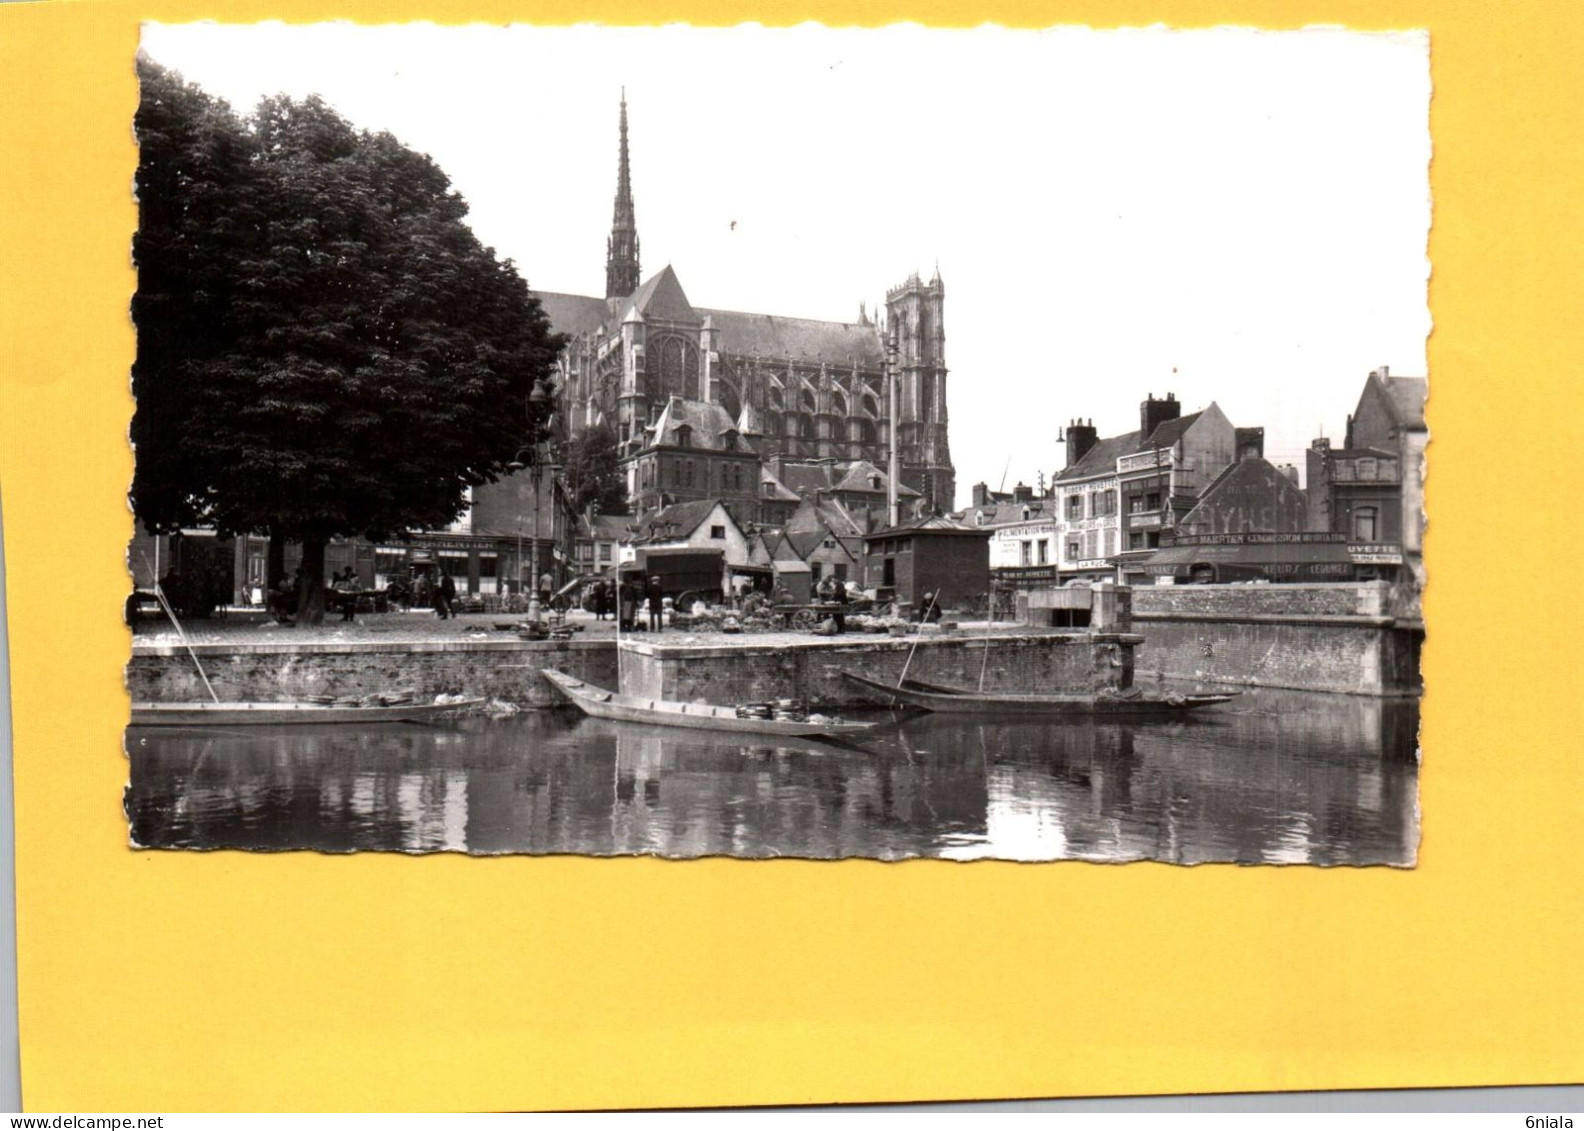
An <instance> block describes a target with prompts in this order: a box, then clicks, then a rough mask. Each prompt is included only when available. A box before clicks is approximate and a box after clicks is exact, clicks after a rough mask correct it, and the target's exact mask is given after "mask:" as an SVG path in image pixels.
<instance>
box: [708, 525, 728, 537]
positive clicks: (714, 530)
mask: <svg viewBox="0 0 1584 1131" xmlns="http://www.w3.org/2000/svg"><path fill="white" fill-rule="evenodd" d="M710 537H711V538H717V539H724V538H725V537H726V528H725V527H724V526H712V527H710Z"/></svg>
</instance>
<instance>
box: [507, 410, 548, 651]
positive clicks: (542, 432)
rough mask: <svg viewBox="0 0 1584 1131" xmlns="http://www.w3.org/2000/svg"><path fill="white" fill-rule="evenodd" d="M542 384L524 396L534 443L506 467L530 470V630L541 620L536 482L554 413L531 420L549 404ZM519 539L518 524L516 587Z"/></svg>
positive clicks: (540, 476)
mask: <svg viewBox="0 0 1584 1131" xmlns="http://www.w3.org/2000/svg"><path fill="white" fill-rule="evenodd" d="M546 384H547V383H546V382H544V381H539V382H536V383H535V384H534V388H533V392H532V393H530V394H529V396H528V406H529V409H530V410H531V411H530V415H529V421H530V423H529V427H530V428H531V429H532V430H533V435H534V440H533V442H532V443H530V444H525V445H523V446H522V447H521V448H518V449H517V454H516V455H515V456H514V457H512V461H511V462H510V463H508V464H507V465H506V468H507V470H508V471H512V472H518V471H522V470H523V469H524V468H531V469H532V470H533V492H534V510H533V567H532V572H531V573H530V574H529V576H528V623H529V624H530V625H532V626H533V627H534V628H538V627H540V623H541V621H542V620H543V618H544V607H543V605H542V603H541V602H540V600H539V531H540V524H539V508H540V499H541V493H540V481H541V480H542V479H543V478H544V472H545V469H546V468H547V467H548V466H549V460H548V458H547V449H548V447H549V440H548V437H549V432H550V422H551V421H552V420H553V419H554V418H555V413H554V411H553V410H552V411H551V412H549V413H548V414H547V415H546V416H545V418H544V420H543V421H536V420H534V419H533V416H534V415H535V414H536V413H537V412H538V411H540V410H543V409H544V408H545V406H546V405H547V404H549V403H550V399H551V393H550V391H549V390H548V389H547V388H546ZM525 456H526V457H527V461H526V462H524V457H525ZM554 498H555V492H554V491H552V492H551V499H552V500H553V499H554ZM551 529H552V531H553V530H554V525H553V524H552V527H551ZM522 537H523V532H522V523H521V522H518V524H517V578H518V582H517V583H518V585H521V584H522Z"/></svg>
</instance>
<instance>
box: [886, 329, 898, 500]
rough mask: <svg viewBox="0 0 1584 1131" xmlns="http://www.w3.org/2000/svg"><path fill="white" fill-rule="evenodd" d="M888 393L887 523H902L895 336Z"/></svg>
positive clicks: (890, 347)
mask: <svg viewBox="0 0 1584 1131" xmlns="http://www.w3.org/2000/svg"><path fill="white" fill-rule="evenodd" d="M885 361H886V394H887V396H888V397H889V398H890V402H891V403H890V405H889V411H890V413H891V451H890V454H889V456H888V458H887V462H886V479H887V480H889V482H888V483H887V484H886V525H887V526H892V527H896V526H901V525H902V508H901V502H900V498H901V496H900V494H899V493H898V491H897V480H898V478H899V476H900V475H901V470H902V461H901V458H900V456H899V454H898V451H897V441H898V438H899V434H900V432H901V427H900V424H901V421H900V417H901V411H900V409H899V407H898V404H897V400H898V397H897V366H896V338H895V337H894V336H893V337H891V338H890V339H889V340H888V341H887V342H886V349H885Z"/></svg>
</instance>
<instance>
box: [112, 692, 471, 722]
mask: <svg viewBox="0 0 1584 1131" xmlns="http://www.w3.org/2000/svg"><path fill="white" fill-rule="evenodd" d="M483 703H484V700H483V699H482V698H476V699H458V700H455V701H453V702H447V703H398V704H394V705H391V706H383V705H382V706H368V707H360V706H336V705H335V704H333V703H134V704H132V725H133V726H135V727H185V726H290V725H297V724H309V723H312V724H318V723H365V724H366V723H410V722H426V721H428V720H430V719H436V718H441V717H443V716H446V715H452V714H456V713H457V712H459V711H466V710H470V709H472V708H474V707H479V706H482V705H483Z"/></svg>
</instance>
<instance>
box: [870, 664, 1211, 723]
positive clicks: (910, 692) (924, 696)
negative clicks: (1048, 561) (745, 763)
mask: <svg viewBox="0 0 1584 1131" xmlns="http://www.w3.org/2000/svg"><path fill="white" fill-rule="evenodd" d="M842 675H844V676H846V677H847V678H848V679H850V680H852V681H853V682H854V683H861V684H863V686H865V687H867V688H869V689H870V690H871V691H876V692H879V693H881V694H884V695H889V696H891V697H892V698H894V699H897V700H899V701H901V702H903V703H907V704H910V705H911V706H914V707H922V708H924V709H925V710H927V711H941V712H963V713H972V714H983V715H989V714H1017V715H1073V716H1078V715H1084V716H1096V717H1102V716H1103V717H1105V718H1141V717H1150V716H1159V715H1176V714H1181V713H1182V712H1184V711H1192V710H1195V709H1197V708H1199V707H1213V706H1215V705H1216V704H1217V703H1226V702H1229V701H1230V700H1232V699H1234V698H1236V696H1237V692H1230V693H1227V694H1223V695H1145V694H1143V693H1142V692H1140V693H1138V694H1134V695H1127V694H1126V693H1124V694H1113V695H1104V694H1093V695H1008V694H1002V693H986V692H978V691H964V690H962V689H960V688H955V687H941V686H939V685H937V684H933V683H925V682H923V681H922V680H917V679H904V680H903V681H902V683H901V686H893V685H891V684H889V683H881V682H880V681H879V680H875V679H870V678H869V677H868V676H863V675H859V674H858V673H857V672H849V671H844V672H842Z"/></svg>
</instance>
